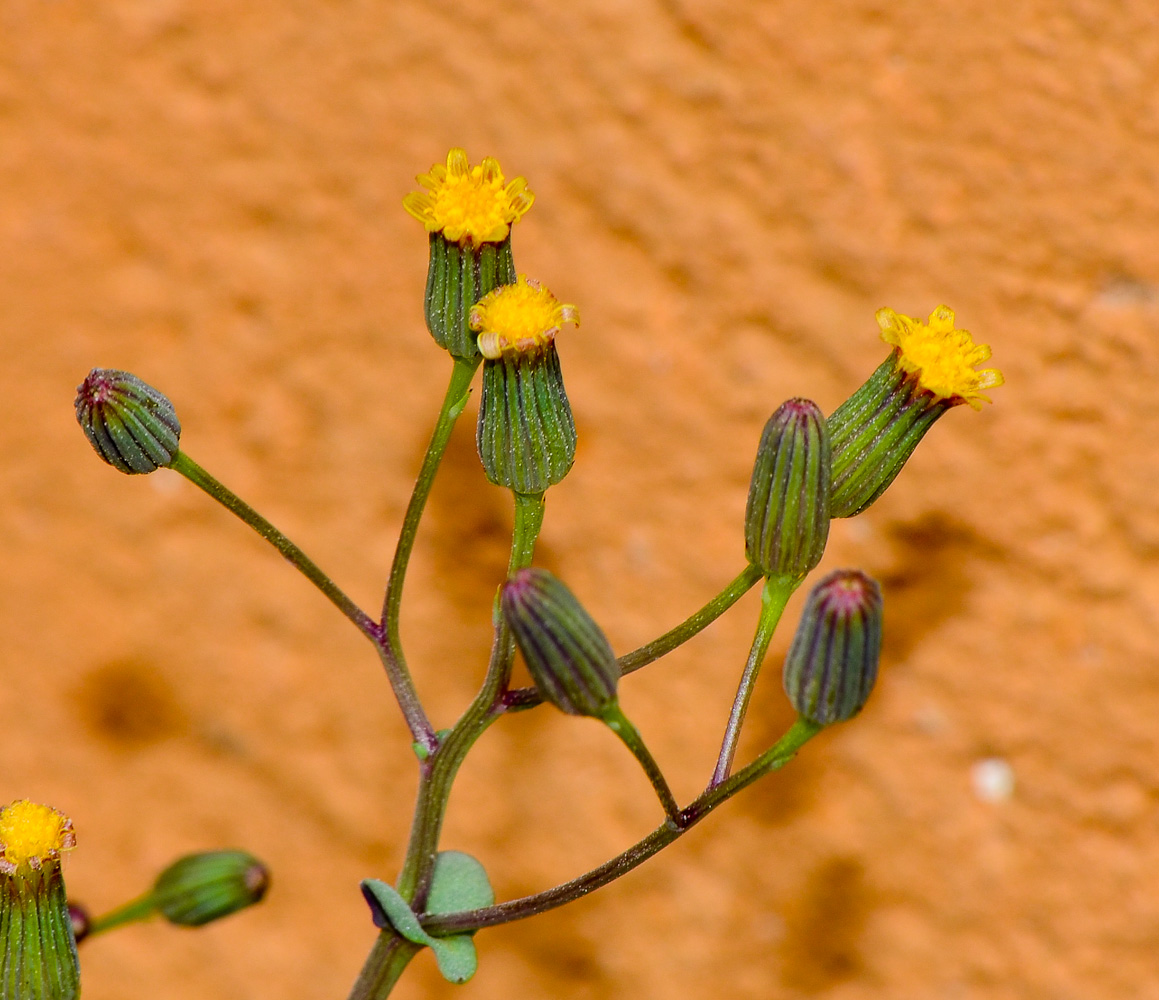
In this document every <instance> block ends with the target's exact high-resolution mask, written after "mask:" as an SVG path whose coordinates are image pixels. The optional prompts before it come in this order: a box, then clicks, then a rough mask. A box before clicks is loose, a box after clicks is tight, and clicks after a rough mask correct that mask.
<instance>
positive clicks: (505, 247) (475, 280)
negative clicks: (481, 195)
mask: <svg viewBox="0 0 1159 1000" xmlns="http://www.w3.org/2000/svg"><path fill="white" fill-rule="evenodd" d="M430 243H431V252H430V263H429V264H428V266H427V291H426V299H425V312H426V320H427V329H428V330H430V332H431V336H432V337H434V338H435V343H437V344H438V345H439V346H440V347H442V348H445V349H446V350H447V351H449V352H450V353H451V354H452V355H454V356H455V357H457V358H477V357H478V356H479V348H478V346H477V345H476V338H475V334H474V332H472V330H471V328H470V325H469V322H468V318H469V316H470V312H471V307H472V306H474V305H475V303H476V302H478V301H479V300H480V299H481V298H483V297H484V296H485V295H487V293H488V292H491V291H493V290H494V289H496V288H499V287H500V286H502V285H510V284H512V283H514V281H515V261H514V259H513V258H512V255H511V236H510V234H509V235H508V236H507V238H506V239H504V240H502V241H501V242H499V243H481V244H474V243H460V242H458V241H456V240H448V239H447V238H446V237H444V236H443V234H442V233H431V236H430Z"/></svg>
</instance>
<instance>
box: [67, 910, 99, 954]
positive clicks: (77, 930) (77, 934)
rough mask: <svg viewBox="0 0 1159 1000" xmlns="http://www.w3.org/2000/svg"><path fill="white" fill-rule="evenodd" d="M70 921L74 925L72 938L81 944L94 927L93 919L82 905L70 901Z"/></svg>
mask: <svg viewBox="0 0 1159 1000" xmlns="http://www.w3.org/2000/svg"><path fill="white" fill-rule="evenodd" d="M68 919H69V923H71V924H72V936H73V938H74V939H75V940H76V943H77V944H80V943H81V942H82V941H83V940H84V939H85V938H87V937H88V936H89V931H91V930H92V927H93V918H92V917H91V916H90V915H89V911H88V910H86V909H85V908H84V907H83V906H81V904H80V903H76V902H73V900H71V899H70V900H69V902H68Z"/></svg>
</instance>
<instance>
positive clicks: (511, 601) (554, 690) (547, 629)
mask: <svg viewBox="0 0 1159 1000" xmlns="http://www.w3.org/2000/svg"><path fill="white" fill-rule="evenodd" d="M500 608H501V610H502V613H503V617H504V618H505V619H506V621H507V624H508V625H509V626H510V627H511V631H512V633H513V634H514V636H515V642H516V645H518V646H519V650H520V652H522V653H523V659H524V660H525V661H526V662H527V669H528V670H529V671H530V673H531V677H532V679H533V680H534V681H535V686H536V687H537V688H538V689H539V693H540V694H541V695H542V696H543V698H544V700H546V701H550V702H551V703H552V704H553V705H555V706H556V708H559V709H560V710H562V711H564V712H567V713H568V715H587V716H593V717H596V718H601V717H602V716H603V715H604V713H605V712H606V711H607V710H608V709H609V708H611V707H612V706H613V705H615V702H616V685H617V684H618V683H619V680H620V665H619V664H618V663H617V662H616V657H615V654H614V653H613V652H612V647H611V646H609V645H608V640H607V639H606V638H605V637H604V633H603V632H602V631H601V630H600V627H599V626H598V625H597V624H596V623H595V621H593V620H592V617H591V615H589V614H588V613H587V612H586V611H585V610H584V608H583V606H582V605H581V604H580V603H579V601H578V600H576V597H575V595H574V594H573V593H572V592H571V591H570V590H568V588H567V586H566V585H565V584H563V583H562V582H561V581H560V580H558V579H557V578H556V577H554V576H553V575H552V574H551V573H549V572H547V570H543V569H521V570H519V572H517V573H516V574H515V575H514V576H513V577H511V579H510V580H508V581H507V583H506V584H504V586H503V590H502V593H501V595H500Z"/></svg>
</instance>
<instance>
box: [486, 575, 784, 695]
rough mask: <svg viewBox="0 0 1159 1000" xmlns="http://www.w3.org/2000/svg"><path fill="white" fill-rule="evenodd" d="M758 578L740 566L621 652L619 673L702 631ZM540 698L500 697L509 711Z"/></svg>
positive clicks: (530, 692) (644, 663)
mask: <svg viewBox="0 0 1159 1000" xmlns="http://www.w3.org/2000/svg"><path fill="white" fill-rule="evenodd" d="M760 578H761V571H760V570H759V569H757V567H756V566H752V565H749V566H746V567H745V568H744V569H743V570H741V572H740V574H739V575H738V576H737V577H736V579H734V580H733V581H732V582H731V583H730V584H729V585H728V586H727V587H725V588H724V590H722V591H721V592H720V593H719V594H717V595H716V596H715V597H714V598H713V599H712V600H711V601H709V602H708V603H707V604H706V605H704V607H702V608H701V609H700V610H699V611H697V612H695V613H694V614H692V615H690V616H689V617H688V618H686V619H685V620H684V621H683V622H681V623H680V624H679V625H677V626H676V627H675V628H674V629H671V630H669V631H668V632H665V633H664V634H663V635H662V636H660V638H659V639H653V640H652V642H650V643H648V644H647V645H645V646H641V647H640V648H639V649H634V650H632V652H630V653H625V654H624V655H623V656H621V657H620V659H619V664H620V672H621V673H622V674H630V673H632V671H634V670H639V669H640V668H641V667H646V666H647V665H648V664H649V663H652V662H653V661H655V660H658V659H660V657H662V656H666V655H667V654H668V653H671V652H672V650H674V649H676V648H677V647H678V646H681V645H683V644H684V643H686V642H687V641H688V640H689V639H691V638H692V637H693V636H695V635H697V634H698V633H700V632H703V631H704V630H705V629H706V628H707V627H708V626H709V625H711V624H712V623H713V622H714V621H716V620H717V619H718V618H719V617H720V616H721V615H723V614H724V613H725V612H726V611H727V610H728V609H729V608H731V607H732V606H733V605H734V604H736V602H737V601H739V600H740V599H741V598H742V597H744V595H745V594H747V593H748V592H749V591H750V590H752V587H753V584H755V583H756V582H757V581H758V580H759V579H760ZM542 701H543V699H542V698H541V697H540V696H539V692H538V691H536V690H535V688H533V687H526V688H516V689H515V690H514V691H509V692H508V693H507V695H506V697H505V698H504V705H505V707H506V708H507V710H508V711H509V712H521V711H523V710H524V709H527V708H534V707H535V706H536V705H539V704H540V703H541V702H542Z"/></svg>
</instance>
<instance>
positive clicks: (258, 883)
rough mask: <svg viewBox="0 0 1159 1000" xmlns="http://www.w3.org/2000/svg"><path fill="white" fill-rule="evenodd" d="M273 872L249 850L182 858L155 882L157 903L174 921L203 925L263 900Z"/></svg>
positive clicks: (185, 925) (206, 853)
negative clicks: (249, 852) (248, 852)
mask: <svg viewBox="0 0 1159 1000" xmlns="http://www.w3.org/2000/svg"><path fill="white" fill-rule="evenodd" d="M269 885H270V874H269V871H268V870H267V869H266V867H265V865H263V864H262V863H261V862H260V861H259V860H258V859H257V858H255V857H254V856H253V855H252V854H247V853H246V852H245V851H207V852H205V853H202V854H190V855H187V856H186V857H184V858H180V859H178V860H177V861H175V862H173V864H171V865H170V866H169V867H168V868H166V869H165V870H164V871H163V872H162V873H161V874H160V875H159V876H158V878H157V881H156V883H154V885H153V905H154V906H155V907H156V908H157V911H158V912H159V913H161V915H162V916H164V917H165V919H166V920H168V921H169V922H170V923H171V924H180V925H181V926H183V927H200V926H201V925H202V924H207V923H209V922H210V921H212V920H219V919H220V918H222V917H227V916H229V915H230V914H231V913H236V912H237V911H238V910H243V909H245V908H246V907H247V906H252V905H253V904H254V903H257V902H260V901H261V899H262V897H263V896H264V895H265V894H266V889H268V888H269Z"/></svg>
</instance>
